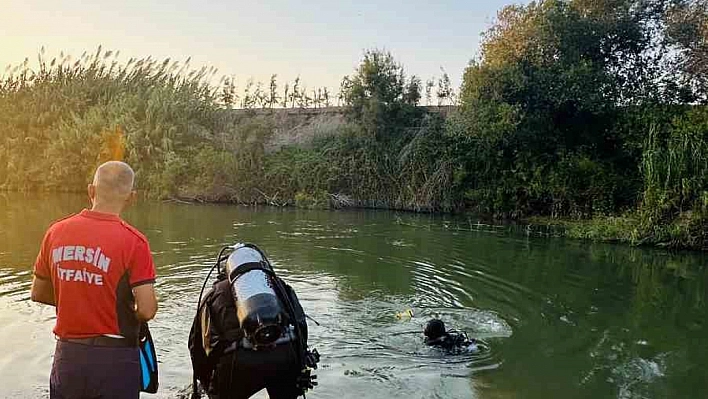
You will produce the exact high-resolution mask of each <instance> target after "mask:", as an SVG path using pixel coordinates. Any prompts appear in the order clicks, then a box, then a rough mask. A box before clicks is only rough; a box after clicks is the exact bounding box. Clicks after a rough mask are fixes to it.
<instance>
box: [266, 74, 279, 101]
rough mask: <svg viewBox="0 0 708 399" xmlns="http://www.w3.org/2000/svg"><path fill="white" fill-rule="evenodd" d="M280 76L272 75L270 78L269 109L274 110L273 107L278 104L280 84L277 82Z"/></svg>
mask: <svg viewBox="0 0 708 399" xmlns="http://www.w3.org/2000/svg"><path fill="white" fill-rule="evenodd" d="M277 77H278V75H275V74H273V75H271V76H270V85H269V86H268V89H269V95H268V106H269V108H273V106H275V105H277V104H278V100H279V98H278V82H277V81H276V79H277Z"/></svg>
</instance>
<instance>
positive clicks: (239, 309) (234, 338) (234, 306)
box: [189, 244, 319, 398]
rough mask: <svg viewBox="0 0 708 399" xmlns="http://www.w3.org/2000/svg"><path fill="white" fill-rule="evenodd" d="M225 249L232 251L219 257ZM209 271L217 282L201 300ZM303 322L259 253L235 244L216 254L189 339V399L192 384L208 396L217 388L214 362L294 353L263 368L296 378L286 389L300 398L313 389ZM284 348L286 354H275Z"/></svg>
mask: <svg viewBox="0 0 708 399" xmlns="http://www.w3.org/2000/svg"><path fill="white" fill-rule="evenodd" d="M228 250H232V252H231V253H230V254H227V255H224V253H225V252H227V251H228ZM215 269H218V275H217V279H216V281H215V282H214V284H213V287H212V289H211V290H209V292H208V293H207V294H206V295H205V296H204V297H203V298H202V295H203V294H204V289H205V288H206V284H207V283H208V281H209V277H210V276H211V273H212V272H213V271H214V270H215ZM306 317H307V316H306V315H305V313H304V311H303V309H302V307H301V305H300V302H299V300H298V299H297V295H296V294H295V292H294V290H293V289H292V287H290V286H289V285H288V284H286V283H285V282H284V281H283V280H282V279H280V278H279V277H278V276H277V275H276V273H275V271H274V270H273V267H272V266H271V264H270V262H269V261H268V259H267V257H266V256H265V254H264V253H263V251H261V250H260V248H258V247H257V246H255V245H253V244H236V245H235V246H233V247H227V248H224V249H222V250H221V252H220V253H219V256H218V257H217V262H216V263H215V265H214V266H213V267H212V269H211V271H210V272H209V274H208V275H207V278H206V280H205V281H204V284H203V286H202V292H201V293H200V295H199V305H198V309H197V315H196V316H195V319H194V322H193V324H192V329H191V331H190V335H189V349H190V356H191V359H192V367H193V371H194V379H193V380H194V381H193V382H194V384H193V388H194V389H193V393H192V398H198V397H200V396H201V395H200V392H199V389H198V385H197V381H199V385H201V387H202V388H203V389H204V390H205V391H207V392H209V393H210V394H211V392H210V391H209V388H210V387H211V388H214V387H217V386H218V381H215V380H218V379H219V378H225V377H224V376H221V377H219V376H218V375H217V374H218V373H217V372H216V368H217V367H216V365H217V364H218V363H219V359H221V358H223V359H228V356H233V355H234V354H235V353H241V352H240V351H247V352H249V353H252V354H253V355H252V356H257V354H258V353H263V356H264V357H263V358H264V359H265V358H268V359H273V356H274V355H275V354H276V353H291V354H295V356H296V360H291V361H289V362H286V361H285V359H282V360H283V361H282V362H280V361H279V360H278V358H277V355H276V357H275V360H274V361H276V363H269V367H277V368H280V367H289V369H294V370H295V373H296V374H297V378H296V379H294V380H293V382H292V384H293V385H292V386H294V387H296V388H297V390H298V392H300V394H301V395H302V396H304V394H305V392H306V391H308V390H309V389H312V388H314V386H316V385H317V382H316V381H314V380H315V379H316V376H314V375H312V374H311V372H312V369H316V368H317V363H318V361H319V354H318V353H317V350H312V351H311V350H309V349H308V346H307V335H308V331H307V330H308V329H307V321H306ZM286 345H287V346H286ZM288 346H289V347H290V348H292V350H285V351H284V352H283V350H281V349H279V348H287V347H288ZM290 358H291V359H292V357H290ZM234 359H236V360H235V361H236V362H238V359H239V356H238V355H236V356H234ZM242 367H243V365H242ZM247 367H250V366H247ZM254 367H256V368H254V369H252V371H254V372H255V373H256V374H258V373H259V371H258V370H259V369H258V368H257V367H258V366H254ZM249 370H250V369H249ZM264 384H265V382H264ZM264 388H267V386H264Z"/></svg>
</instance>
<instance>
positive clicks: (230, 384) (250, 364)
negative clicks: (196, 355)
mask: <svg viewBox="0 0 708 399" xmlns="http://www.w3.org/2000/svg"><path fill="white" fill-rule="evenodd" d="M299 368H300V366H299V363H298V361H297V356H296V354H295V348H294V347H293V346H292V345H289V344H285V345H279V346H277V347H276V348H274V349H271V350H259V351H253V350H249V349H243V348H239V349H238V350H236V351H233V352H230V353H227V354H225V355H223V356H222V357H221V359H219V364H218V365H217V368H216V370H215V372H214V379H213V380H212V382H211V387H210V389H209V398H210V399H247V398H250V397H251V396H252V395H253V394H255V393H257V392H258V391H260V390H262V389H263V388H265V389H266V390H267V391H268V397H269V398H270V399H295V398H297V397H298V396H300V395H302V392H301V391H300V390H298V389H297V387H296V381H297V376H298V375H299V373H300V370H299Z"/></svg>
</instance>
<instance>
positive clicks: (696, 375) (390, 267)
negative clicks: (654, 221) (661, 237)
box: [0, 194, 708, 399]
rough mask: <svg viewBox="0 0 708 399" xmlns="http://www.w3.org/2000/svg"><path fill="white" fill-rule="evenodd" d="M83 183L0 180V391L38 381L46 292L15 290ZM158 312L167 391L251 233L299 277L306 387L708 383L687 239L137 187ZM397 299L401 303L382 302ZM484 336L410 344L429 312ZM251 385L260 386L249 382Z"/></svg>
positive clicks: (135, 220) (576, 390)
mask: <svg viewBox="0 0 708 399" xmlns="http://www.w3.org/2000/svg"><path fill="white" fill-rule="evenodd" d="M84 206H86V200H85V198H84V197H82V196H75V195H56V194H55V195H49V194H47V195H36V194H35V195H21V194H0V382H1V383H0V398H5V397H7V398H20V397H21V398H34V397H37V398H40V397H47V396H48V395H47V392H48V388H47V386H48V374H49V369H50V365H51V359H52V352H53V346H54V337H53V335H52V333H51V328H52V326H53V323H54V311H53V308H50V307H46V306H41V305H38V304H35V303H32V302H30V301H29V284H30V280H31V265H32V263H33V261H34V258H35V256H36V253H37V250H38V248H39V244H40V240H41V238H42V234H43V232H44V230H45V229H46V228H47V226H48V225H49V223H50V222H51V221H52V220H55V219H57V218H60V217H62V216H64V215H66V214H69V213H72V212H77V211H79V210H81V209H82V208H83V207H84ZM124 216H125V219H126V220H128V221H129V222H131V223H132V224H134V225H135V226H136V227H138V228H139V229H140V230H141V231H143V232H144V233H145V234H146V235H147V237H148V238H149V240H150V243H151V246H152V250H153V253H154V257H155V262H156V265H157V269H158V276H159V280H158V283H157V286H156V288H157V291H158V295H159V301H160V310H159V313H158V316H157V318H156V319H155V320H154V321H153V322H152V323H151V326H152V330H153V335H154V337H155V341H156V346H157V348H158V356H159V358H160V378H161V387H160V393H159V394H157V395H146V397H155V398H179V397H184V393H185V392H187V391H188V389H189V388H188V386H189V383H190V381H191V366H190V362H189V353H188V351H187V343H186V340H187V335H188V333H189V328H190V324H191V320H192V317H193V316H194V309H195V302H196V300H197V296H198V294H199V290H200V288H201V285H202V282H203V280H204V278H205V276H206V273H207V270H208V268H209V267H210V266H211V265H212V264H213V259H214V258H215V256H216V254H217V252H218V251H219V249H220V248H221V247H222V246H224V245H231V244H234V243H236V242H241V241H249V242H253V243H256V244H258V245H259V246H261V247H262V248H263V249H264V250H265V251H266V252H267V253H268V255H269V257H270V258H271V261H272V263H273V264H274V266H275V267H276V270H277V272H278V273H279V274H280V275H281V276H282V277H283V278H284V279H285V280H286V281H287V282H288V283H290V284H291V285H293V287H294V288H295V290H296V291H297V292H298V295H299V296H300V299H301V301H302V304H303V307H304V308H305V310H306V311H307V312H308V313H309V314H310V315H311V316H312V317H313V318H315V319H316V320H317V321H318V322H319V323H320V326H316V325H314V324H313V323H311V324H310V337H311V339H310V344H311V346H314V347H316V348H317V349H318V350H319V352H320V353H321V354H322V361H321V363H320V365H321V367H320V369H319V370H318V372H317V374H318V376H319V378H318V379H319V381H320V386H319V387H317V388H316V389H315V390H314V391H312V392H311V393H310V394H309V395H308V397H309V398H337V399H344V398H407V399H413V398H698V397H706V395H708V394H707V393H706V392H708V371H707V370H708V368H707V366H708V324H706V315H707V313H706V299H708V298H707V296H706V287H707V284H708V270H707V269H706V267H705V258H704V257H703V256H702V255H699V254H673V255H672V254H668V253H665V252H661V251H656V250H647V249H637V248H628V247H623V246H612V245H596V244H592V245H591V244H587V243H583V242H576V241H565V240H562V239H557V238H543V237H534V236H533V235H532V234H524V232H523V231H520V232H513V231H510V230H509V229H508V228H500V227H492V226H484V225H480V224H477V223H476V220H472V221H471V220H468V219H458V218H455V217H452V216H431V215H413V214H401V213H395V212H382V211H336V212H335V211H332V212H330V211H307V210H295V209H278V208H244V207H234V206H220V205H187V204H176V203H159V202H143V203H140V204H138V205H137V206H135V207H133V208H132V209H130V210H129V211H128V212H127V213H126V214H125V215H124ZM407 309H411V310H412V311H413V315H414V317H412V318H409V317H405V316H404V317H397V314H399V313H403V312H405V311H406V310H407ZM434 316H436V317H440V318H442V319H443V320H444V321H445V322H446V323H447V324H448V325H449V326H452V327H455V328H457V329H460V330H464V331H466V332H467V333H468V334H469V335H471V336H474V337H477V338H479V339H481V340H482V341H483V342H484V344H483V345H482V346H481V350H480V351H479V352H478V353H474V354H464V355H455V356H450V355H445V354H443V353H441V352H438V351H436V350H434V349H430V348H427V347H425V346H424V345H423V344H422V333H421V332H422V329H423V326H424V325H425V322H426V321H427V319H428V318H430V317H434ZM259 397H265V395H261V396H259Z"/></svg>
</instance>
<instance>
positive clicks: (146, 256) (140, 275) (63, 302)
mask: <svg viewBox="0 0 708 399" xmlns="http://www.w3.org/2000/svg"><path fill="white" fill-rule="evenodd" d="M34 275H35V276H36V277H37V278H39V279H51V281H52V285H53V287H54V298H55V303H56V307H57V322H56V326H55V327H54V334H56V335H57V336H58V337H59V338H86V337H93V336H99V335H122V336H124V337H126V338H129V339H134V338H136V337H137V334H138V331H139V326H140V324H139V322H138V320H137V318H136V317H135V311H134V303H135V302H134V301H135V300H134V298H133V292H132V288H134V287H136V286H139V285H142V284H152V283H154V282H155V264H154V263H153V260H152V254H151V253H150V246H149V244H148V242H147V239H146V238H145V236H144V235H142V234H141V233H140V232H139V231H138V230H137V229H135V228H134V227H132V226H131V225H129V224H128V223H126V222H125V221H123V220H122V219H121V218H120V217H118V216H116V215H110V214H106V213H100V212H94V211H89V210H83V211H82V212H81V213H79V214H77V215H74V216H71V217H68V218H66V219H63V220H60V221H59V222H57V223H54V224H53V225H52V226H51V227H50V228H49V230H48V231H47V233H46V234H45V236H44V240H43V242H42V248H41V249H40V251H39V255H37V261H36V262H35V265H34Z"/></svg>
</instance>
